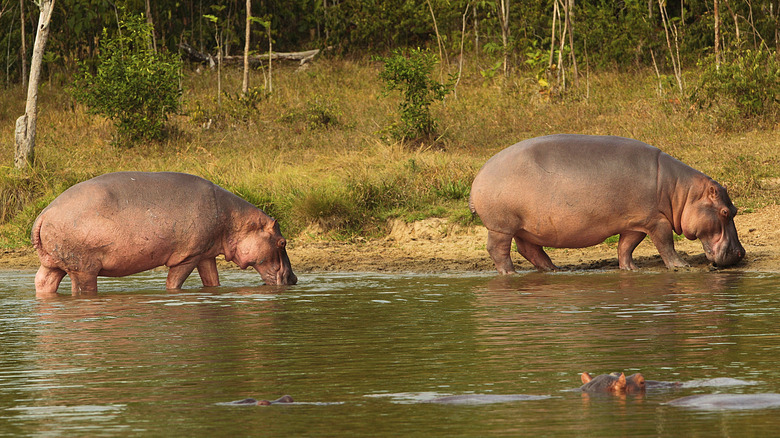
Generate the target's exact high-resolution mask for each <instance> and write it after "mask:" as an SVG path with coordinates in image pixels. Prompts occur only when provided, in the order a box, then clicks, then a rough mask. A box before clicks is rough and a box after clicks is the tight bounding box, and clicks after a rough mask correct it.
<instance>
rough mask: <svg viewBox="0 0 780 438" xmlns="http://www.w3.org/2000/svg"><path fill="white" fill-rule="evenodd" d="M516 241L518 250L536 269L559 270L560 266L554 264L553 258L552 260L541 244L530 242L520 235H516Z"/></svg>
mask: <svg viewBox="0 0 780 438" xmlns="http://www.w3.org/2000/svg"><path fill="white" fill-rule="evenodd" d="M515 243H516V244H517V252H519V253H520V254H521V255H522V256H523V257H525V259H526V260H528V261H529V262H531V264H532V265H534V267H535V268H536V269H538V270H540V271H557V270H558V267H557V266H555V265H554V264H553V262H552V260H550V256H548V255H547V253H546V252H544V249H542V247H541V246H539V245H534V244H532V243H528V242H526V241H525V240H523V239H520V238H518V237H515Z"/></svg>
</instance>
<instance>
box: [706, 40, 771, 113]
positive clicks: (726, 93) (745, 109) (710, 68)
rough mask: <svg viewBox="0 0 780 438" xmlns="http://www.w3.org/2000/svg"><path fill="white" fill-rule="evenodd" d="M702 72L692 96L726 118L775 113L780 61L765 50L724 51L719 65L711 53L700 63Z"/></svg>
mask: <svg viewBox="0 0 780 438" xmlns="http://www.w3.org/2000/svg"><path fill="white" fill-rule="evenodd" d="M699 65H700V67H703V73H702V75H701V77H700V79H699V83H698V86H697V87H696V88H695V90H694V92H693V94H692V95H691V99H692V100H693V101H694V102H695V103H696V104H698V105H699V106H700V107H702V108H713V109H715V110H716V112H717V113H719V114H718V115H719V117H720V118H723V117H724V116H725V119H727V120H726V121H728V119H732V118H734V117H736V118H743V119H748V118H756V117H763V118H767V119H770V120H774V118H775V117H776V116H777V103H778V99H777V97H778V96H779V95H780V62H778V60H777V57H776V56H775V55H774V54H772V53H771V52H770V51H768V50H766V49H758V50H750V49H747V50H737V49H732V50H727V51H725V52H724V54H723V61H722V62H721V63H720V66H719V67H718V66H717V65H716V63H715V59H714V56H709V57H707V58H705V59H704V60H703V61H701V62H700V63H699Z"/></svg>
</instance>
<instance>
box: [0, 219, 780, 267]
mask: <svg viewBox="0 0 780 438" xmlns="http://www.w3.org/2000/svg"><path fill="white" fill-rule="evenodd" d="M734 222H735V224H736V226H737V232H738V233H739V238H740V241H741V242H742V245H743V246H744V247H745V251H746V252H747V255H746V256H745V259H744V260H743V261H742V262H740V263H739V264H738V265H737V266H736V267H734V268H730V269H739V270H747V271H756V272H759V271H761V272H780V206H779V205H771V206H767V207H764V208H761V209H759V210H757V211H755V212H752V213H744V214H739V215H737V217H736V219H735V220H734ZM388 225H389V228H390V232H389V234H388V236H387V237H384V238H375V239H358V240H355V241H351V242H347V241H342V240H331V239H324V238H321V237H318V236H317V235H312V233H311V232H304V233H301V235H299V236H295V237H292V238H291V239H290V245H289V255H290V261H291V263H292V266H293V269H294V270H295V272H296V273H308V272H323V271H344V272H419V273H428V272H448V271H454V272H457V271H486V272H494V269H495V268H494V267H493V263H492V261H491V260H490V257H489V256H488V253H487V251H486V250H485V242H486V239H487V231H486V230H485V228H484V227H482V226H479V225H473V226H462V225H458V224H453V223H451V222H449V221H447V220H446V219H440V218H429V219H425V220H421V221H416V222H413V223H410V224H407V223H405V222H403V221H400V220H392V221H391V222H390V223H389V224H388ZM675 246H676V248H677V251H678V252H679V253H680V255H681V256H682V258H683V259H684V260H685V261H687V262H688V263H690V265H691V268H690V269H691V270H709V269H710V263H709V261H708V260H707V259H706V258H705V257H704V252H703V251H702V247H701V243H700V242H699V241H689V240H686V239H683V240H679V241H677V242H676V243H675ZM549 254H550V258H551V259H552V260H553V263H555V264H556V265H558V266H559V267H560V268H561V269H564V270H592V269H617V268H618V263H617V244H616V243H603V244H601V245H596V246H593V247H589V248H582V249H551V250H549ZM512 257H513V260H514V261H515V266H516V268H517V269H519V270H529V269H532V267H531V265H530V264H529V263H528V262H527V261H525V260H524V259H523V258H522V257H521V256H520V255H519V254H517V253H514V254H513V255H512ZM634 259H635V261H636V264H637V266H638V267H639V268H640V269H641V270H651V271H664V270H665V269H666V268H665V267H664V264H663V261H662V260H661V257H660V256H659V255H658V252H657V251H656V249H655V247H654V246H653V244H652V243H651V242H650V241H649V240H648V239H645V241H644V242H642V244H640V245H639V247H637V249H636V250H635V251H634ZM220 265H221V267H220V269H237V268H236V266H235V265H234V264H232V263H227V262H224V261H223V262H222V263H220ZM37 267H38V258H37V256H36V254H35V252H34V251H33V250H32V248H22V249H13V250H5V251H4V252H3V253H2V254H0V269H34V268H37Z"/></svg>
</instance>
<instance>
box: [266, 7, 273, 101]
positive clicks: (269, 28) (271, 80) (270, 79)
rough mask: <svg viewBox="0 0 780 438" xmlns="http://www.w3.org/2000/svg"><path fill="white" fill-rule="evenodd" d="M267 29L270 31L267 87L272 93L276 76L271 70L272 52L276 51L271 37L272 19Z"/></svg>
mask: <svg viewBox="0 0 780 438" xmlns="http://www.w3.org/2000/svg"><path fill="white" fill-rule="evenodd" d="M266 30H267V31H268V87H266V89H267V90H268V93H271V92H273V91H274V77H273V74H272V71H271V63H272V62H273V61H272V59H271V54H272V53H273V51H274V50H273V49H274V47H273V42H274V41H273V40H272V39H271V20H268V27H267V28H266Z"/></svg>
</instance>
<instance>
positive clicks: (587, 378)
mask: <svg viewBox="0 0 780 438" xmlns="http://www.w3.org/2000/svg"><path fill="white" fill-rule="evenodd" d="M580 379H581V380H582V384H583V385H584V384H586V383H588V382H590V381H591V380H593V377H591V376H590V374H588V373H582V374H580Z"/></svg>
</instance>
